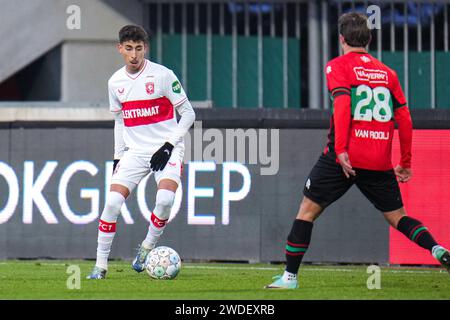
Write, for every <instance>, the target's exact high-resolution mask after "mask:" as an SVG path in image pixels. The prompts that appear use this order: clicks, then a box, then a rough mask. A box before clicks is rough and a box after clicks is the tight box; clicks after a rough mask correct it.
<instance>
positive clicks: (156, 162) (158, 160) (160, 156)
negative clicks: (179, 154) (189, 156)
mask: <svg viewBox="0 0 450 320" xmlns="http://www.w3.org/2000/svg"><path fill="white" fill-rule="evenodd" d="M172 150H173V145H172V144H170V143H168V142H166V143H164V145H163V146H162V147H161V148H159V150H158V151H156V152H155V154H154V155H153V156H152V159H151V160H150V168H151V169H152V170H153V171H159V170H163V169H164V168H165V166H166V164H167V161H169V159H170V156H171V155H172Z"/></svg>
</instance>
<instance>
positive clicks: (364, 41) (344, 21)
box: [339, 12, 372, 47]
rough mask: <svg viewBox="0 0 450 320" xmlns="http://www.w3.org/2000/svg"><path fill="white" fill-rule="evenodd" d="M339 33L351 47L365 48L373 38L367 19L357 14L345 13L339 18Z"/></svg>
mask: <svg viewBox="0 0 450 320" xmlns="http://www.w3.org/2000/svg"><path fill="white" fill-rule="evenodd" d="M339 33H340V34H341V35H342V36H343V37H344V40H345V42H346V43H347V44H348V45H349V46H351V47H365V46H367V45H368V44H369V42H370V40H371V38H372V36H371V32H370V29H369V26H368V24H367V17H366V16H365V15H363V14H361V13H357V12H349V13H345V14H343V15H342V16H340V17H339Z"/></svg>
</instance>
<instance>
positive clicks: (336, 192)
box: [303, 154, 403, 212]
mask: <svg viewBox="0 0 450 320" xmlns="http://www.w3.org/2000/svg"><path fill="white" fill-rule="evenodd" d="M354 170H355V171H356V176H350V178H347V177H346V176H345V174H344V172H343V171H342V167H341V166H340V165H339V164H338V163H337V162H336V159H335V158H334V156H333V155H331V154H322V155H321V156H320V158H319V160H318V161H317V163H316V165H315V166H314V167H313V169H312V170H311V173H310V174H309V177H308V179H307V180H306V184H305V188H304V189H303V194H304V195H305V196H306V197H308V198H310V199H311V200H312V201H314V202H316V203H317V204H319V205H320V206H321V207H322V208H326V207H328V206H329V205H330V204H332V203H333V202H334V201H336V200H337V199H339V198H340V197H342V196H343V195H344V194H345V193H346V192H347V190H348V189H350V187H351V186H352V185H353V184H356V186H357V187H358V188H359V190H361V192H362V193H363V194H364V195H365V196H366V198H367V199H369V200H370V202H372V204H373V205H374V206H375V207H376V208H377V209H378V210H380V211H382V212H388V211H394V210H397V209H400V208H401V207H403V202H402V195H401V193H400V188H399V186H398V182H397V178H396V176H395V173H394V170H392V169H391V170H388V171H374V170H366V169H358V168H354Z"/></svg>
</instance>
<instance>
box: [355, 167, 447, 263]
mask: <svg viewBox="0 0 450 320" xmlns="http://www.w3.org/2000/svg"><path fill="white" fill-rule="evenodd" d="M357 176H358V178H357V180H356V185H357V186H358V188H359V189H360V190H361V191H362V192H363V194H364V195H365V196H366V197H367V198H368V199H369V200H370V201H371V202H372V203H373V204H374V206H375V207H376V208H377V209H378V210H380V211H381V212H383V215H384V217H385V219H386V220H387V221H388V222H389V224H390V225H391V226H392V227H393V228H395V229H397V230H398V231H400V232H401V233H403V234H404V235H405V236H406V237H408V239H410V240H411V241H413V242H415V243H416V244H418V245H419V246H421V247H422V248H424V249H427V250H429V251H430V252H431V253H432V254H433V256H434V257H435V258H436V259H438V260H439V262H440V263H441V264H442V265H443V266H445V267H446V268H447V270H449V269H450V254H449V252H448V250H446V249H445V248H443V247H442V246H440V245H439V244H438V243H437V242H436V241H435V240H434V238H433V236H432V235H431V233H430V232H429V231H428V229H427V228H426V227H425V226H424V225H423V224H422V223H421V222H420V221H419V220H417V219H414V218H411V217H408V216H407V215H406V211H405V208H404V207H403V201H402V195H401V193H400V187H399V185H398V182H397V178H396V176H395V174H394V172H393V170H389V171H382V172H380V171H370V170H358V172H357Z"/></svg>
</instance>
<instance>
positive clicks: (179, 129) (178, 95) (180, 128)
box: [150, 71, 195, 171]
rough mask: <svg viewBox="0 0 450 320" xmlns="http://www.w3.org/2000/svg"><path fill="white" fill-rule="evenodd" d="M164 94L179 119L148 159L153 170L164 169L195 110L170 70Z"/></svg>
mask: <svg viewBox="0 0 450 320" xmlns="http://www.w3.org/2000/svg"><path fill="white" fill-rule="evenodd" d="M164 82H165V84H164V87H165V96H166V97H167V98H168V99H169V100H170V102H171V103H172V105H173V106H174V107H175V110H177V111H178V113H179V114H180V120H179V122H178V124H177V126H176V128H175V129H174V130H173V133H172V135H171V136H170V137H168V138H167V142H166V143H164V145H163V146H162V147H161V148H159V150H158V151H156V152H155V154H154V155H153V156H152V159H151V160H150V168H151V169H152V170H153V171H158V170H162V169H164V167H165V166H166V164H167V161H169V159H170V156H171V154H172V150H173V148H174V147H175V146H176V145H177V144H179V143H180V142H181V141H182V140H183V137H184V136H185V135H186V133H187V132H188V130H189V128H190V127H191V126H192V124H193V123H194V121H195V112H194V109H193V108H192V105H191V103H190V102H189V100H188V98H187V96H186V93H185V92H184V90H183V87H182V86H181V84H180V82H179V80H178V79H177V77H176V76H175V74H174V73H173V72H172V71H170V72H168V73H167V74H166V76H165V79H164Z"/></svg>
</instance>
